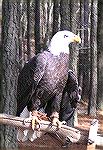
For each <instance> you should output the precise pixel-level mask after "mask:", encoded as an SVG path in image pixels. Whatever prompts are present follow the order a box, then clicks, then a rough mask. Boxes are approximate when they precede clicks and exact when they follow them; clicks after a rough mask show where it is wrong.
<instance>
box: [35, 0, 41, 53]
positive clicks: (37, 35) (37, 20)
mask: <svg viewBox="0 0 103 150" xmlns="http://www.w3.org/2000/svg"><path fill="white" fill-rule="evenodd" d="M34 32H35V53H36V54H37V53H39V52H40V0H35V29H34Z"/></svg>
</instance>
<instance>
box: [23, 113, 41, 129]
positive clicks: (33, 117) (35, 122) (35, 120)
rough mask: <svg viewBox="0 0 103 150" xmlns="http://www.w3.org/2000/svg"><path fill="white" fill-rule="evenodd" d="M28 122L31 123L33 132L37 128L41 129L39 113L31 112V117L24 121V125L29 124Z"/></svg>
mask: <svg viewBox="0 0 103 150" xmlns="http://www.w3.org/2000/svg"><path fill="white" fill-rule="evenodd" d="M28 121H31V128H32V130H34V129H35V128H36V129H39V124H40V119H38V113H37V111H32V112H30V117H29V118H26V119H25V120H24V124H25V123H26V122H28Z"/></svg>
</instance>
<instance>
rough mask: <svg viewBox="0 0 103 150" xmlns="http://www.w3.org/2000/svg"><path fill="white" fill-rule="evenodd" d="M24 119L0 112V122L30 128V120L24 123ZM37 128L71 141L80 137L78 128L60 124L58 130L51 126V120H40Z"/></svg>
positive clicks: (75, 140)
mask: <svg viewBox="0 0 103 150" xmlns="http://www.w3.org/2000/svg"><path fill="white" fill-rule="evenodd" d="M24 120H25V118H21V117H15V116H12V115H7V114H0V124H6V125H11V126H15V127H19V128H23V129H29V130H32V128H31V121H28V122H26V124H24ZM35 130H37V129H35ZM39 130H40V131H43V132H49V133H57V134H58V135H59V136H60V137H61V138H62V139H65V138H69V139H70V141H71V142H78V140H79V139H80V131H79V130H77V129H75V128H71V127H68V126H66V125H62V127H61V128H60V129H59V130H58V129H57V126H55V125H52V126H51V122H49V121H44V120H41V121H40V126H39Z"/></svg>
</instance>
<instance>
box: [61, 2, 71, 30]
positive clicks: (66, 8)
mask: <svg viewBox="0 0 103 150" xmlns="http://www.w3.org/2000/svg"><path fill="white" fill-rule="evenodd" d="M60 17H61V24H60V29H61V30H70V0H65V1H64V0H61V1H60Z"/></svg>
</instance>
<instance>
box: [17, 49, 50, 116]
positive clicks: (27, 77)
mask: <svg viewBox="0 0 103 150" xmlns="http://www.w3.org/2000/svg"><path fill="white" fill-rule="evenodd" d="M48 55H49V53H48V52H43V53H41V54H38V55H36V56H34V57H33V58H32V59H31V60H30V61H29V62H28V63H26V64H25V65H24V67H23V69H22V70H21V72H20V74H19V77H18V85H17V116H19V115H20V113H21V112H22V111H23V109H24V108H25V107H26V105H27V103H28V101H29V97H30V95H31V93H32V90H33V88H34V90H35V88H36V86H37V85H38V83H39V82H40V80H41V78H42V77H43V74H44V71H45V67H46V64H47V59H48Z"/></svg>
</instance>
